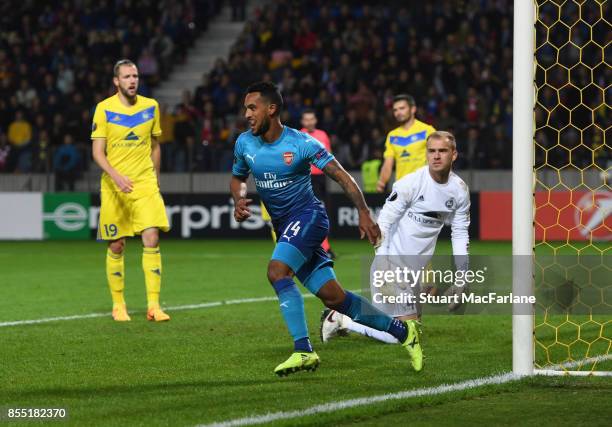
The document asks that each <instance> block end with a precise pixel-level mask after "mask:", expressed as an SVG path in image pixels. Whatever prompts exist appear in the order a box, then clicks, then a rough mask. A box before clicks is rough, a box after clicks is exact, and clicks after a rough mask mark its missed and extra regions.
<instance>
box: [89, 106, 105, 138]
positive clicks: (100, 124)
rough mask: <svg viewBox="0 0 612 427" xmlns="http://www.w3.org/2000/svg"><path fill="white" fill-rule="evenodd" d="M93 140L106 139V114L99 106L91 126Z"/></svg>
mask: <svg viewBox="0 0 612 427" xmlns="http://www.w3.org/2000/svg"><path fill="white" fill-rule="evenodd" d="M91 138H92V139H93V138H106V112H105V111H104V108H103V107H101V106H100V104H98V105H97V106H96V112H95V113H94V117H93V123H92V125H91Z"/></svg>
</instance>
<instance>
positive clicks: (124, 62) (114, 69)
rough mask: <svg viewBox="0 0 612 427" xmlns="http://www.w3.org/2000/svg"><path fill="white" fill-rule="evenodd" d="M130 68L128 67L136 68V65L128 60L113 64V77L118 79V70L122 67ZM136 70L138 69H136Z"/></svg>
mask: <svg viewBox="0 0 612 427" xmlns="http://www.w3.org/2000/svg"><path fill="white" fill-rule="evenodd" d="M126 65H127V66H130V67H136V64H134V62H133V61H132V60H130V59H120V60H119V61H117V62H115V65H114V66H113V75H114V76H115V77H119V69H120V68H121V67H123V66H126ZM136 68H138V67H136Z"/></svg>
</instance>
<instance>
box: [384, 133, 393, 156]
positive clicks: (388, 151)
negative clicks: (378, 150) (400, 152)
mask: <svg viewBox="0 0 612 427" xmlns="http://www.w3.org/2000/svg"><path fill="white" fill-rule="evenodd" d="M383 157H395V151H394V150H393V146H392V145H391V132H389V133H388V134H387V139H386V140H385V152H384V153H383Z"/></svg>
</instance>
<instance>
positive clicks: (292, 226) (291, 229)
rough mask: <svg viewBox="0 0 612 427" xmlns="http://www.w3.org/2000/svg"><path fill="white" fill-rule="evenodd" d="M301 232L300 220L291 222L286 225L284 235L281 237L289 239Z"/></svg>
mask: <svg viewBox="0 0 612 427" xmlns="http://www.w3.org/2000/svg"><path fill="white" fill-rule="evenodd" d="M299 232H300V221H293V222H290V223H289V224H288V225H287V227H285V231H283V235H282V236H281V239H283V238H284V239H287V241H289V240H291V239H292V238H293V237H295V236H297V234H298V233H299Z"/></svg>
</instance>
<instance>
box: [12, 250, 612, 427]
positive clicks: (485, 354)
mask: <svg viewBox="0 0 612 427" xmlns="http://www.w3.org/2000/svg"><path fill="white" fill-rule="evenodd" d="M333 243H334V250H335V251H336V252H337V253H338V255H339V259H338V260H337V262H336V272H337V274H338V278H339V280H340V281H341V282H342V283H343V285H344V286H345V287H346V288H348V289H359V288H360V280H361V268H362V265H361V264H362V262H363V261H362V259H363V258H362V256H365V255H367V254H368V253H370V251H371V248H370V247H369V246H368V245H367V244H366V243H364V242H357V241H337V242H333ZM438 246H439V248H438V249H439V251H441V252H445V251H446V252H447V253H448V252H449V251H450V249H449V246H450V245H449V244H448V242H440V243H439V245H438ZM161 248H162V257H163V264H164V272H163V274H164V279H163V280H164V282H163V285H162V304H163V305H164V306H166V307H172V306H183V305H189V304H202V303H207V302H215V301H227V300H235V299H244V298H257V297H273V296H274V293H273V291H272V289H271V287H270V285H268V284H267V282H266V278H265V269H266V263H267V260H268V257H269V255H270V253H271V250H272V245H271V243H270V242H268V241H227V240H213V241H204V240H201V241H195V240H194V241H162V245H161ZM471 252H472V253H475V254H509V253H510V246H509V244H506V243H482V242H474V243H473V244H472V246H471ZM104 256H105V247H104V245H103V244H100V243H95V242H78V243H76V242H75V243H72V242H2V243H0V267H1V268H0V323H3V322H9V321H19V320H28V319H42V318H50V317H57V316H72V315H86V314H90V313H104V312H109V311H110V296H109V294H108V290H107V286H106V280H105V276H104ZM140 256H141V249H140V244H139V243H138V242H137V241H135V240H132V241H130V242H129V243H128V247H127V252H126V299H127V302H128V309H129V311H130V312H131V315H132V322H130V323H126V324H117V323H114V322H113V321H112V320H111V318H110V314H109V315H108V316H105V317H96V318H81V319H75V320H67V321H53V322H45V323H40V324H32V325H23V324H21V325H14V326H3V327H0V379H1V381H0V408H2V409H3V412H4V411H5V410H6V408H24V407H25V408H57V407H64V408H67V410H68V412H69V418H68V420H67V421H66V422H67V423H68V424H70V425H77V426H84V425H107V426H128V425H146V426H157V425H160V426H161V425H172V426H188V425H197V424H207V423H212V422H218V421H227V420H233V419H236V418H241V417H248V416H255V415H261V414H265V413H268V412H277V411H291V410H298V409H305V408H309V407H311V406H313V405H318V404H323V403H328V402H337V401H342V400H347V399H353V398H361V397H368V396H374V395H381V394H386V393H393V392H397V391H404V390H412V389H419V388H424V387H433V386H437V385H440V384H445V383H446V384H451V383H456V382H461V381H465V380H469V379H474V378H480V377H485V376H490V375H495V374H499V373H503V372H508V371H509V370H511V357H512V351H511V345H512V343H511V323H512V322H511V318H510V316H501V315H498V316H476V315H474V316H431V317H430V318H425V319H424V335H423V345H424V350H425V353H426V360H425V367H424V370H423V372H421V373H419V374H416V373H414V372H411V370H410V368H409V363H408V360H407V358H406V355H405V354H404V351H403V350H402V349H401V348H400V347H399V346H391V345H384V344H379V343H377V342H373V341H370V340H368V339H366V338H364V337H358V336H349V337H346V338H339V339H337V340H332V341H331V342H330V343H329V344H326V345H322V344H321V343H320V342H318V328H319V316H320V313H321V309H322V305H321V303H320V302H319V301H318V300H317V299H316V298H307V299H305V304H306V311H307V316H308V323H309V328H310V331H311V337H312V338H313V343H314V344H315V348H316V350H317V352H318V353H319V356H320V357H321V360H322V363H321V366H320V368H319V370H317V371H316V372H315V373H299V374H296V375H292V376H290V377H288V378H277V377H276V376H275V375H274V374H273V373H272V370H273V368H274V367H275V366H276V364H278V363H280V362H281V361H283V360H284V359H285V358H286V357H287V356H288V355H289V353H290V351H291V339H290V337H289V335H288V333H287V331H286V329H285V326H284V324H283V322H282V319H281V315H280V313H279V310H278V306H277V303H276V302H274V301H259V302H250V303H241V304H223V305H218V306H212V307H207V308H194V309H185V310H177V311H172V310H169V314H170V315H171V316H172V320H171V321H170V322H168V323H164V324H153V323H150V322H147V321H146V320H145V314H144V310H145V308H146V303H145V291H144V280H143V275H142V270H141V267H140V259H141V258H140ZM600 368H604V366H601V367H600ZM607 368H608V370H612V369H611V367H610V365H609V364H608V365H607ZM611 393H612V381H611V380H610V379H609V378H566V377H563V378H541V377H536V378H530V379H525V380H521V381H516V382H510V383H506V384H502V385H495V386H493V385H491V386H485V387H480V388H475V389H471V390H465V391H457V392H451V393H446V394H441V395H436V396H428V397H418V398H411V399H405V400H394V401H388V402H385V403H378V404H372V405H368V406H360V407H356V408H352V409H348V410H340V411H336V412H332V413H326V414H319V415H313V416H306V417H301V418H298V419H290V420H285V421H280V422H277V423H276V424H277V425H322V426H323V425H368V426H376V425H410V426H415V425H427V426H429V425H431V426H440V425H466V426H467V425H475V424H484V425H534V426H536V425H537V426H541V425H589V426H598V425H602V426H603V425H609V423H610V419H612V409H611V406H610V400H609V399H610V395H611ZM7 421H8V420H6V418H4V419H2V418H1V417H0V424H2V423H4V422H7ZM28 424H29V423H28V422H23V421H21V422H19V423H15V425H28ZM33 424H34V423H33ZM59 424H61V423H52V425H59Z"/></svg>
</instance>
